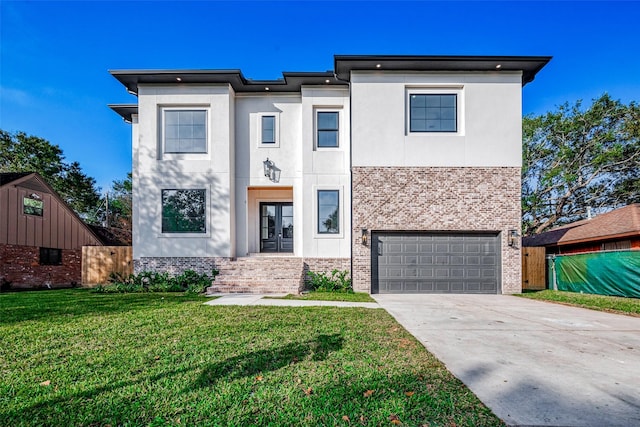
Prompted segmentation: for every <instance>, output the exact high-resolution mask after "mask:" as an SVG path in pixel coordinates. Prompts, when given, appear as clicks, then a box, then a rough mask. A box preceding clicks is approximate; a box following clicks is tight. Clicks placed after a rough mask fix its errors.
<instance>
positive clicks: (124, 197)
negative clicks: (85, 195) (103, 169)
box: [96, 172, 133, 230]
mask: <svg viewBox="0 0 640 427" xmlns="http://www.w3.org/2000/svg"><path fill="white" fill-rule="evenodd" d="M132 188H133V186H132V180H131V172H129V173H127V177H126V178H125V179H123V180H115V181H113V183H112V184H111V190H110V191H109V192H108V193H107V196H106V197H108V198H109V201H108V207H109V221H108V222H107V221H106V215H107V212H106V208H107V201H106V200H104V199H103V201H102V203H101V204H100V209H99V210H98V212H97V217H99V221H96V222H100V223H102V224H108V225H109V226H110V227H115V228H121V229H123V230H131V213H132V206H131V191H132Z"/></svg>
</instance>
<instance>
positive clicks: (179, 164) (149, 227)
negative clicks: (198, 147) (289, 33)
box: [132, 85, 351, 258]
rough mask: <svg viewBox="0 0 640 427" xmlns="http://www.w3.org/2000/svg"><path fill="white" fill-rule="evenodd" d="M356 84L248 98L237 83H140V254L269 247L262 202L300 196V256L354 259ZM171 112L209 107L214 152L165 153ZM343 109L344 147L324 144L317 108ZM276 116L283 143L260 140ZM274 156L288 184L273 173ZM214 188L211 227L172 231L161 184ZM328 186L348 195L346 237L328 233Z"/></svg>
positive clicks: (242, 252)
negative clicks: (323, 192) (269, 171)
mask: <svg viewBox="0 0 640 427" xmlns="http://www.w3.org/2000/svg"><path fill="white" fill-rule="evenodd" d="M348 95H349V93H348V90H345V89H334V88H317V87H315V88H305V89H303V91H302V93H301V94H250V95H246V94H238V95H236V94H235V93H234V92H233V89H232V88H231V87H230V86H228V85H200V86H193V85H189V86H181V85H175V86H173V85H140V87H139V96H138V110H139V117H140V119H141V120H140V122H139V123H138V124H134V126H133V130H132V132H133V133H132V137H133V158H134V172H133V179H134V194H133V202H134V206H136V209H135V214H134V258H140V257H233V256H239V257H241V256H246V255H247V254H250V253H254V252H259V236H258V233H259V227H258V221H259V203H260V201H283V202H284V201H292V202H293V205H294V224H295V225H294V255H295V256H300V257H331V258H336V257H349V256H350V234H349V230H350V222H351V220H350V213H351V206H350V199H351V192H350V190H351V188H350V178H349V176H350V173H349V153H350V146H349V144H350V141H349V136H350V131H349V122H350V120H349V100H348ZM163 108H198V109H204V110H206V111H207V143H208V147H207V152H206V153H197V154H196V153H193V154H171V153H165V152H164V150H163V141H162V138H163V137H162V117H163V115H162V111H163ZM317 108H330V109H332V110H336V111H339V114H340V137H339V140H340V146H339V147H338V148H330V149H329V148H325V149H317V148H315V131H316V127H315V112H316V109H317ZM263 114H269V115H276V117H277V124H278V141H277V142H278V143H277V144H276V145H275V146H267V145H264V144H261V143H260V141H259V130H260V125H261V121H260V120H261V119H260V117H261V115H263ZM267 158H269V159H270V160H271V161H273V162H274V163H275V165H276V167H278V168H279V169H280V180H279V181H278V182H272V181H270V180H269V179H268V178H267V177H265V176H264V172H263V161H264V160H266V159H267ZM201 188H204V189H205V190H206V197H207V219H206V229H207V231H206V233H203V234H199V233H193V234H177V233H171V234H168V233H162V227H161V226H162V224H161V216H162V210H161V190H162V189H201ZM320 189H336V190H339V191H340V233H339V234H335V235H318V233H317V220H318V219H317V205H316V203H317V196H316V192H317V190H320Z"/></svg>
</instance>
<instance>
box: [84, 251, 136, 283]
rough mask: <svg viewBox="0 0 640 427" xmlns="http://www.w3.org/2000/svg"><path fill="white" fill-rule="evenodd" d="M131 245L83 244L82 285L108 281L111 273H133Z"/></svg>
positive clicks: (126, 274)
mask: <svg viewBox="0 0 640 427" xmlns="http://www.w3.org/2000/svg"><path fill="white" fill-rule="evenodd" d="M132 261H133V251H132V249H131V246H83V247H82V285H83V286H92V285H95V284H98V283H107V281H108V280H109V276H110V275H111V273H116V274H119V275H121V276H125V277H126V276H128V275H129V274H131V273H133V262H132Z"/></svg>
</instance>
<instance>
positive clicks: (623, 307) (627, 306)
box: [519, 290, 640, 316]
mask: <svg viewBox="0 0 640 427" xmlns="http://www.w3.org/2000/svg"><path fill="white" fill-rule="evenodd" d="M519 296H521V297H523V298H531V299H537V300H543V301H552V302H557V303H562V304H570V305H575V306H578V307H584V308H590V309H593V310H600V311H609V312H614V313H622V314H629V315H633V316H640V299H637V298H621V297H610V296H606V295H591V294H579V293H576V292H562V291H553V290H545V291H540V292H529V293H525V294H521V295H519Z"/></svg>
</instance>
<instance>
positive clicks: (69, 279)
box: [0, 245, 82, 289]
mask: <svg viewBox="0 0 640 427" xmlns="http://www.w3.org/2000/svg"><path fill="white" fill-rule="evenodd" d="M2 279H4V281H6V282H10V287H11V288H19V289H38V288H47V287H49V286H51V287H52V288H57V287H69V286H75V285H78V284H79V283H81V281H82V249H63V250H62V265H40V248H39V247H37V246H19V245H0V280H2ZM48 285H49V286H48Z"/></svg>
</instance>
